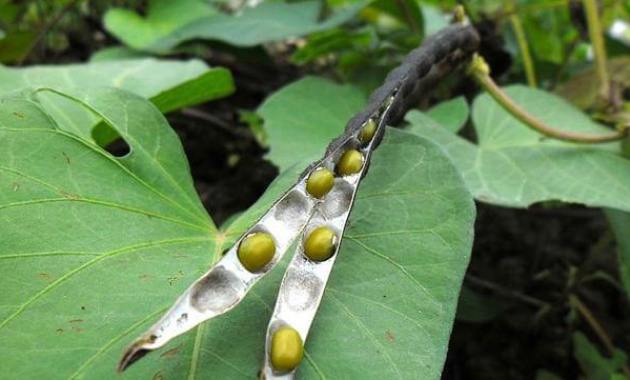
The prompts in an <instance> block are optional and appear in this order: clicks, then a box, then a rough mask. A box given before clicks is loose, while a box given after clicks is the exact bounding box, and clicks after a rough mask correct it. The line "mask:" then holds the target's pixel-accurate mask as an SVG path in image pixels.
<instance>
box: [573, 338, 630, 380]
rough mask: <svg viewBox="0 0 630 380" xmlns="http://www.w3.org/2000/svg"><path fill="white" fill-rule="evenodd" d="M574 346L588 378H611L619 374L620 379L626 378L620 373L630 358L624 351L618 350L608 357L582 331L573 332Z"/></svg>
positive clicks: (597, 379) (576, 357)
mask: <svg viewBox="0 0 630 380" xmlns="http://www.w3.org/2000/svg"><path fill="white" fill-rule="evenodd" d="M573 346H574V355H575V359H576V360H577V361H578V363H579V364H580V367H581V368H582V372H584V374H585V375H586V378H587V379H592V380H610V379H615V378H617V377H615V376H618V378H619V379H625V378H626V377H625V376H623V375H622V374H621V373H620V372H621V371H620V369H621V367H622V366H623V365H624V363H625V362H626V360H627V359H628V358H627V355H626V354H625V353H624V352H622V351H620V350H616V351H615V355H614V356H613V357H612V358H610V359H609V358H606V357H604V356H603V355H602V354H600V353H599V351H598V350H597V347H595V346H594V345H593V343H591V342H590V341H589V340H588V338H587V337H586V336H584V334H582V333H580V332H576V333H574V334H573Z"/></svg>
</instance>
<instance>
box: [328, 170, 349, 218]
mask: <svg viewBox="0 0 630 380" xmlns="http://www.w3.org/2000/svg"><path fill="white" fill-rule="evenodd" d="M353 191H354V188H353V187H352V185H351V184H349V183H348V182H346V181H345V180H344V179H341V178H338V179H337V181H335V187H333V189H332V191H331V192H330V194H328V199H330V200H331V201H332V200H334V202H329V201H326V202H324V203H323V204H322V205H321V212H322V214H323V215H324V217H326V218H328V219H332V218H336V217H338V216H340V215H342V214H343V213H345V212H346V211H348V209H349V208H350V205H351V202H352V194H353Z"/></svg>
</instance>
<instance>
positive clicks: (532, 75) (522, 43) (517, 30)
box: [510, 14, 537, 87]
mask: <svg viewBox="0 0 630 380" xmlns="http://www.w3.org/2000/svg"><path fill="white" fill-rule="evenodd" d="M510 23H511V24H512V29H513V30H514V35H515V36H516V41H517V42H518V48H519V49H520V51H521V57H523V66H524V67H525V76H526V77H527V84H529V86H530V87H537V84H536V72H535V71H534V61H533V60H532V55H531V53H530V51H529V44H528V43H527V38H526V37H525V30H524V29H523V23H521V19H520V17H519V16H518V14H513V15H511V16H510Z"/></svg>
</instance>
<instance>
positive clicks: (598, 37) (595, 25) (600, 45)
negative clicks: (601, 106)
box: [582, 0, 610, 100]
mask: <svg viewBox="0 0 630 380" xmlns="http://www.w3.org/2000/svg"><path fill="white" fill-rule="evenodd" d="M582 3H583V4H584V11H585V12H586V22H587V24H588V35H589V38H590V39H591V44H592V45H593V54H594V55H595V69H596V71H597V78H598V79H599V85H600V96H601V97H602V99H604V100H607V99H608V98H609V93H610V82H609V80H608V70H607V69H606V48H605V46H604V37H603V34H602V25H601V22H600V20H599V12H598V10H597V0H583V1H582Z"/></svg>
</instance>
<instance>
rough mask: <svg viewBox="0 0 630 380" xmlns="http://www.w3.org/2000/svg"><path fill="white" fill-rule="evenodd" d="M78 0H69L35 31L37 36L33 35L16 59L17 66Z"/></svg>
mask: <svg viewBox="0 0 630 380" xmlns="http://www.w3.org/2000/svg"><path fill="white" fill-rule="evenodd" d="M78 1H79V0H70V1H69V2H68V3H67V4H66V5H65V6H64V7H63V8H62V9H61V10H60V11H59V13H57V14H56V15H55V17H53V18H51V19H50V21H48V22H47V23H46V24H44V26H43V27H42V28H41V29H40V30H39V33H37V37H35V39H34V40H33V42H31V44H30V45H29V46H28V49H26V52H25V53H24V55H22V57H20V59H19V60H18V61H17V64H18V65H19V66H21V65H22V63H24V61H26V59H27V58H28V57H29V56H30V55H31V53H32V52H33V50H34V49H35V47H37V45H39V43H40V42H41V41H42V40H43V39H44V37H45V36H46V33H48V31H49V30H50V29H51V28H53V27H54V26H55V25H57V23H58V22H59V20H61V18H62V17H63V15H64V14H66V12H67V11H68V10H69V9H70V8H72V7H74V6H75V5H76V3H77V2H78Z"/></svg>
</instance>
